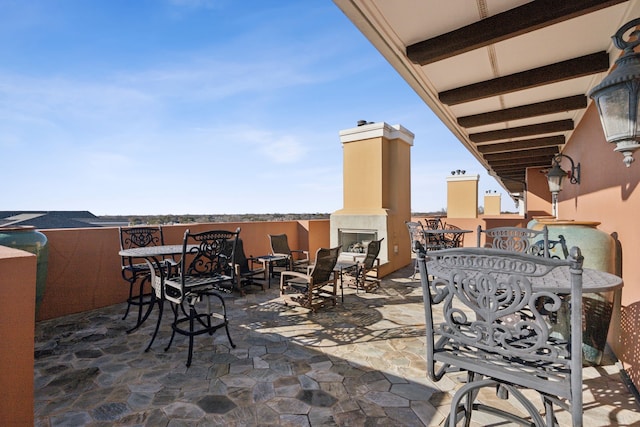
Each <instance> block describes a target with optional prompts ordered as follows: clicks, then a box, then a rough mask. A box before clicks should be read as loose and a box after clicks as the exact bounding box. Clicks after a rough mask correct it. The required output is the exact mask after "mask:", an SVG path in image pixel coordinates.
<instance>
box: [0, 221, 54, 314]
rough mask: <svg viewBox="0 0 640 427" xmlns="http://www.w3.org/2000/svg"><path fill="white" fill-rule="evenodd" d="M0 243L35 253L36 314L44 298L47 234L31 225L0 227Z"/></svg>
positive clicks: (47, 255)
mask: <svg viewBox="0 0 640 427" xmlns="http://www.w3.org/2000/svg"><path fill="white" fill-rule="evenodd" d="M0 245H2V246H7V247H10V248H14V249H21V250H23V251H26V252H30V253H32V254H35V255H36V258H37V268H36V313H35V314H36V315H37V313H38V310H39V309H40V305H41V304H42V300H43V298H44V291H45V285H46V281H47V264H48V262H49V245H48V243H47V236H45V235H44V234H43V233H41V232H39V231H38V230H36V229H35V228H33V227H6V228H3V227H0Z"/></svg>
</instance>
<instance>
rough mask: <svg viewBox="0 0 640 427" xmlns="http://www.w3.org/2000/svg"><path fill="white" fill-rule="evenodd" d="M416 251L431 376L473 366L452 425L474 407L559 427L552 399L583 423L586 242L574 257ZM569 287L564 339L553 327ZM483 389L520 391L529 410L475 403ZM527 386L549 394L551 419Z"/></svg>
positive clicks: (515, 419) (465, 250) (490, 251)
mask: <svg viewBox="0 0 640 427" xmlns="http://www.w3.org/2000/svg"><path fill="white" fill-rule="evenodd" d="M418 256H419V260H418V265H419V268H420V273H421V274H420V277H421V282H422V289H423V298H424V305H425V318H426V339H427V346H426V348H427V370H428V374H429V377H430V378H431V379H433V380H434V381H439V380H441V379H442V377H443V376H444V375H445V374H446V373H448V372H452V371H466V372H467V383H466V384H465V385H463V386H462V387H461V388H459V389H458V391H456V393H455V395H454V396H453V399H452V402H451V411H450V414H449V420H448V425H449V426H450V427H453V426H455V425H456V424H457V422H458V421H460V420H461V419H462V418H464V420H465V425H469V423H470V420H471V417H472V413H473V411H474V410H483V411H487V412H491V413H493V414H495V415H499V416H501V417H503V418H505V419H506V420H509V421H512V422H517V423H519V424H524V425H535V426H553V425H557V420H556V417H555V413H554V406H560V407H562V408H564V409H566V410H567V412H568V413H570V414H571V417H572V421H573V426H581V425H582V303H581V302H582V260H583V258H582V255H581V254H580V250H579V249H578V248H573V249H571V254H570V257H569V259H568V260H560V259H552V258H545V257H539V256H534V255H527V254H522V253H517V252H507V251H504V250H498V249H486V248H459V249H447V250H442V251H433V252H430V253H428V254H427V255H425V254H422V253H419V254H418ZM427 268H428V270H429V274H430V275H432V276H433V277H434V278H433V279H432V280H431V281H429V278H428V276H427V274H426V270H427ZM561 284H562V285H564V286H562V285H561ZM569 285H570V286H569ZM568 292H570V294H569V295H570V298H571V301H572V304H571V308H570V310H571V314H570V316H571V317H570V319H571V321H570V338H569V339H563V338H560V337H558V336H557V335H556V334H554V333H552V332H553V330H552V328H551V327H550V326H549V325H548V318H549V317H550V316H553V315H554V314H557V313H558V312H559V311H560V310H561V309H562V298H561V296H562V295H563V294H567V293H568ZM569 340H570V341H569ZM484 387H496V391H497V392H498V397H500V398H508V396H509V395H510V396H513V397H514V398H515V399H517V401H518V402H519V403H520V404H521V405H522V407H523V408H524V409H525V410H526V412H527V413H528V415H529V417H530V418H525V417H519V416H517V415H516V414H515V413H514V412H515V411H513V412H509V411H504V410H501V409H499V408H495V407H488V406H486V405H485V404H481V403H479V402H477V397H478V391H479V390H480V389H481V388H484ZM522 389H532V390H535V391H537V392H538V393H539V395H540V396H541V397H542V401H543V404H544V420H543V415H541V414H540V412H539V410H538V409H537V408H536V406H535V405H534V404H533V403H532V402H531V401H530V400H528V399H527V397H526V396H525V394H523V392H522Z"/></svg>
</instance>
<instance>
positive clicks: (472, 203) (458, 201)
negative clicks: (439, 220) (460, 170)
mask: <svg viewBox="0 0 640 427" xmlns="http://www.w3.org/2000/svg"><path fill="white" fill-rule="evenodd" d="M447 217H449V218H477V217H478V180H477V177H476V178H475V179H474V178H473V177H471V176H469V177H466V179H458V177H457V176H456V177H451V178H448V179H447Z"/></svg>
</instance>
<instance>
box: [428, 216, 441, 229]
mask: <svg viewBox="0 0 640 427" xmlns="http://www.w3.org/2000/svg"><path fill="white" fill-rule="evenodd" d="M424 228H426V229H428V230H441V229H443V228H444V224H443V223H442V218H425V220H424Z"/></svg>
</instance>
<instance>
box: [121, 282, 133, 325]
mask: <svg viewBox="0 0 640 427" xmlns="http://www.w3.org/2000/svg"><path fill="white" fill-rule="evenodd" d="M127 282H129V298H127V309H126V310H125V312H124V316H122V320H125V319H126V318H127V316H128V315H129V309H130V308H131V300H133V284H134V283H135V276H133V279H132V280H127Z"/></svg>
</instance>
